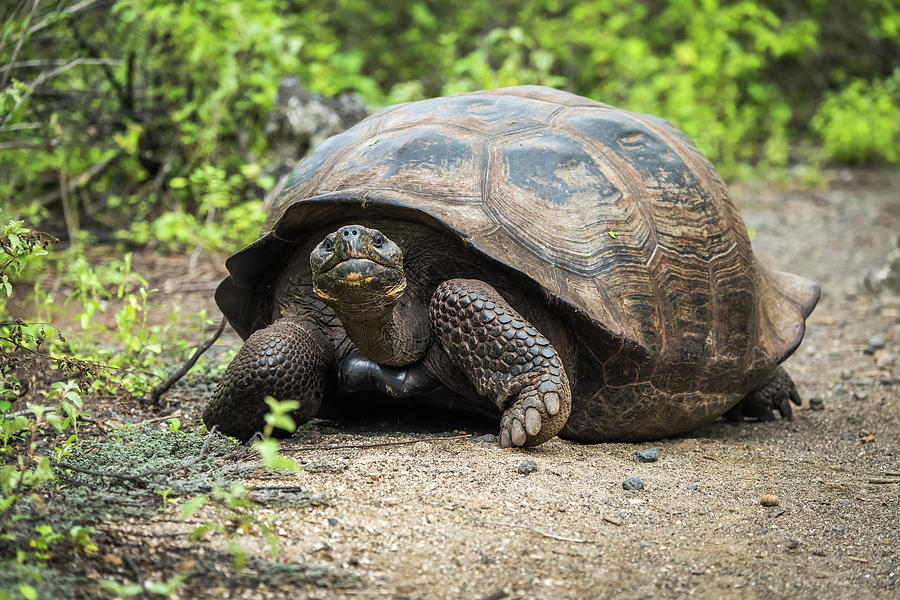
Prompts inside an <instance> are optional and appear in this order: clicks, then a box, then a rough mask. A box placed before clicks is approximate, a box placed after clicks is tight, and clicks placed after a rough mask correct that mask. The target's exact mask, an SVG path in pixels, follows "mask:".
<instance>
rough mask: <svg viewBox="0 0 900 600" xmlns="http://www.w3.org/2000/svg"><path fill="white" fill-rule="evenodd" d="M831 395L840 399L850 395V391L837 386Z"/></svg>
mask: <svg viewBox="0 0 900 600" xmlns="http://www.w3.org/2000/svg"><path fill="white" fill-rule="evenodd" d="M831 393H832V394H833V395H834V396H837V397H839V398H840V397H843V396H846V395H847V394H849V393H850V391H849V390H848V389H847V388H845V387H844V386H842V385H836V386H835V387H834V389H833V390H832V391H831Z"/></svg>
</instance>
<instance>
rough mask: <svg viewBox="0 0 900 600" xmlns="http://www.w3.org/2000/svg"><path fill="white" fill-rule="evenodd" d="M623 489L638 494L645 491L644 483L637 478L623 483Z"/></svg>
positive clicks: (631, 478)
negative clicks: (639, 491) (637, 492)
mask: <svg viewBox="0 0 900 600" xmlns="http://www.w3.org/2000/svg"><path fill="white" fill-rule="evenodd" d="M622 489H625V490H628V491H629V492H636V491H638V490H642V489H644V482H643V481H641V480H640V479H638V478H637V477H629V478H628V479H626V480H625V481H623V482H622Z"/></svg>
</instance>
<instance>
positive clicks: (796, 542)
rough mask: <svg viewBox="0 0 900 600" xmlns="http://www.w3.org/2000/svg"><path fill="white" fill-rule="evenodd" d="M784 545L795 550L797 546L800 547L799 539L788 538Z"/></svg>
mask: <svg viewBox="0 0 900 600" xmlns="http://www.w3.org/2000/svg"><path fill="white" fill-rule="evenodd" d="M784 546H785V548H787V549H788V550H796V549H797V548H799V547H800V540H794V539H791V540H788V541H787V543H786V544H785V545H784Z"/></svg>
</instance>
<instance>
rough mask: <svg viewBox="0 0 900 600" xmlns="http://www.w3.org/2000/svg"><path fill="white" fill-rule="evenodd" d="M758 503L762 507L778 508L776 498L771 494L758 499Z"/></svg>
mask: <svg viewBox="0 0 900 600" xmlns="http://www.w3.org/2000/svg"><path fill="white" fill-rule="evenodd" d="M759 503H760V504H762V505H763V506H778V504H779V502H778V496H773V495H772V494H766V495H765V496H763V497H762V498H760V499H759Z"/></svg>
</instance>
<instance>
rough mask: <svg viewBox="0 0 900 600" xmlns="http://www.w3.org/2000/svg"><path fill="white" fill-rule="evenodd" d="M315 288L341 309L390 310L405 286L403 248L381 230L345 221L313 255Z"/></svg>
mask: <svg viewBox="0 0 900 600" xmlns="http://www.w3.org/2000/svg"><path fill="white" fill-rule="evenodd" d="M309 264H310V267H311V268H312V280H313V289H314V290H315V292H316V294H318V296H319V297H320V298H322V299H323V300H325V301H326V302H327V303H328V304H329V305H331V306H332V307H334V308H336V309H338V310H339V311H359V310H366V311H368V310H379V309H381V310H390V309H392V308H393V307H394V305H395V304H396V303H397V301H398V300H399V299H400V296H401V295H403V290H404V289H406V275H405V274H404V273H403V251H402V250H400V247H399V246H398V245H397V244H395V243H394V242H392V241H391V240H389V239H388V238H387V237H386V236H385V235H383V234H382V233H381V232H380V231H378V230H375V229H369V228H368V227H363V226H362V225H345V226H344V227H341V228H340V229H338V230H337V231H335V232H334V233H330V234H328V235H327V236H325V239H324V240H322V241H321V242H319V244H318V245H317V246H316V247H315V248H313V250H312V252H311V253H310V255H309Z"/></svg>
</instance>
